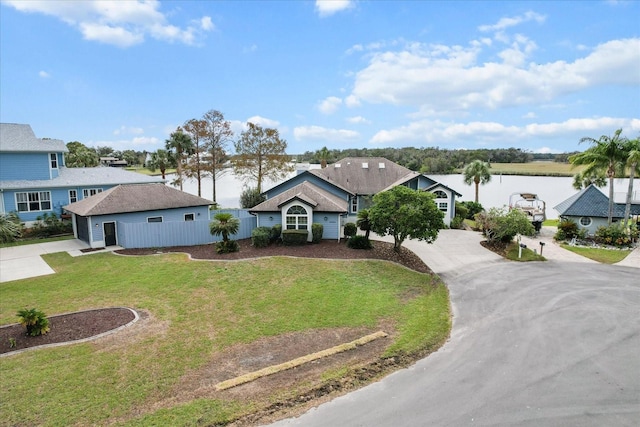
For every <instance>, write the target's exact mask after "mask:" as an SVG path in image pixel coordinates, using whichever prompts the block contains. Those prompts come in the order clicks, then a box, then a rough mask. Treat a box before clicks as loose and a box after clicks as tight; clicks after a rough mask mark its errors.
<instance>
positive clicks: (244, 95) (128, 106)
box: [0, 0, 640, 154]
mask: <svg viewBox="0 0 640 427" xmlns="http://www.w3.org/2000/svg"><path fill="white" fill-rule="evenodd" d="M639 16H640V2H638V1H583V2H579V1H568V2H558V1H553V2H552V1H543V2H525V1H509V2H507V1H499V2H482V1H470V2H463V1H447V2H445V1H423V2H420V1H410V2H402V1H389V2H384V1H326V2H325V1H317V2H312V1H283V2H278V1H249V2H243V1H229V2H224V1H193V2H189V1H179V2H178V1H138V2H126V1H98V2H93V1H83V2H80V1H70V2H65V1H52V0H46V1H23V0H20V1H2V3H1V5H0V28H1V29H0V32H1V33H0V121H2V122H9V123H28V124H30V125H31V126H32V128H33V130H34V132H35V133H36V135H37V136H38V137H51V138H57V139H62V140H64V141H65V142H69V141H73V140H77V141H80V142H82V143H84V144H86V145H89V146H98V145H108V146H111V147H113V148H115V149H121V150H122V149H134V150H147V151H153V150H156V149H158V148H161V147H162V146H163V145H164V141H165V139H166V138H168V136H169V134H170V133H171V132H172V131H173V130H175V128H176V127H177V126H179V125H181V124H182V123H184V122H185V121H186V120H189V119H192V118H200V117H201V116H202V114H203V113H205V112H206V111H208V110H210V109H217V110H219V111H221V112H222V113H223V114H224V115H225V118H226V119H227V120H229V121H230V122H232V126H233V129H234V130H235V131H236V133H237V134H238V135H239V133H240V131H242V129H243V126H244V124H245V123H246V122H247V121H251V122H254V123H258V124H260V125H262V126H266V127H274V128H277V129H278V130H279V131H280V135H281V136H282V137H283V138H284V139H286V140H287V143H288V147H289V148H288V150H287V151H288V153H290V154H296V153H302V152H304V151H315V150H318V149H319V148H321V147H323V146H326V147H328V148H330V149H332V148H365V147H366V148H382V147H408V146H411V147H440V148H450V149H457V148H466V149H473V148H507V147H518V148H522V149H525V150H528V151H531V152H565V151H574V150H582V149H584V148H586V146H584V145H579V144H578V141H579V139H580V138H581V137H583V136H590V137H595V138H598V137H599V136H600V135H603V134H607V135H611V134H612V133H613V132H614V131H615V129H617V128H623V129H624V133H623V134H624V135H625V136H627V137H632V138H636V137H638V136H640V31H639V25H638V17H639ZM229 148H232V147H231V146H230V147H229Z"/></svg>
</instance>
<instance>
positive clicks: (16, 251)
mask: <svg viewBox="0 0 640 427" xmlns="http://www.w3.org/2000/svg"><path fill="white" fill-rule="evenodd" d="M88 247H89V246H88V245H87V244H86V243H84V242H82V241H80V240H61V241H59V242H48V243H37V244H33V245H24V246H13V247H9V248H0V283H1V282H9V281H12V280H18V279H26V278H29V277H37V276H45V275H47V274H53V273H55V271H54V270H53V269H52V268H51V267H49V265H48V264H47V263H46V262H44V260H43V259H42V257H41V256H40V255H43V254H51V253H55V252H70V253H72V254H75V255H79V254H80V249H84V248H88Z"/></svg>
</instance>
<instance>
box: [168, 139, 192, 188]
mask: <svg viewBox="0 0 640 427" xmlns="http://www.w3.org/2000/svg"><path fill="white" fill-rule="evenodd" d="M165 145H166V147H167V150H169V151H171V153H172V154H173V153H174V152H175V154H174V155H173V156H174V158H175V159H176V168H177V173H178V179H176V181H177V182H178V183H179V184H180V191H182V163H183V162H184V158H185V156H188V155H190V154H192V153H193V141H191V137H189V135H187V134H186V133H184V132H183V131H182V128H181V127H179V126H178V128H177V129H176V131H175V132H173V133H172V134H171V136H170V138H169V139H167V140H166V141H165Z"/></svg>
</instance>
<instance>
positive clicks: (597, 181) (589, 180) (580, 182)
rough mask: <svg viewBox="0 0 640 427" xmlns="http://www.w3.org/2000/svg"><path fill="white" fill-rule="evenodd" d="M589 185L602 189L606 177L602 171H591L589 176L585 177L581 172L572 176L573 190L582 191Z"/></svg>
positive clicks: (605, 183) (605, 182)
mask: <svg viewBox="0 0 640 427" xmlns="http://www.w3.org/2000/svg"><path fill="white" fill-rule="evenodd" d="M591 184H593V185H595V186H596V187H604V186H605V185H607V176H606V175H605V174H604V172H603V171H593V172H592V173H591V174H589V175H587V174H585V173H583V172H578V173H577V174H575V175H574V176H573V184H572V185H573V188H575V189H576V190H582V189H583V188H587V187H588V186H590V185H591Z"/></svg>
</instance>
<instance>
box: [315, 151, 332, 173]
mask: <svg viewBox="0 0 640 427" xmlns="http://www.w3.org/2000/svg"><path fill="white" fill-rule="evenodd" d="M329 154H330V153H329V149H328V148H327V147H322V148H321V149H319V150H318V157H319V158H320V168H321V169H324V168H326V167H327V160H329Z"/></svg>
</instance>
